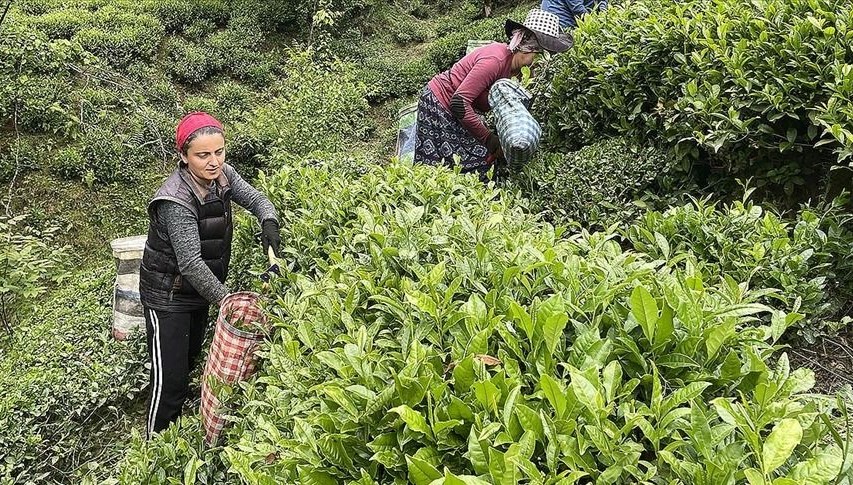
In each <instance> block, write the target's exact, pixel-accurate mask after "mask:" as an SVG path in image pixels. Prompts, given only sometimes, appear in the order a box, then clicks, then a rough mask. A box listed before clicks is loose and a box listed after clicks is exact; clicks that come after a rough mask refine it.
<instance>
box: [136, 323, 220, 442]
mask: <svg viewBox="0 0 853 485" xmlns="http://www.w3.org/2000/svg"><path fill="white" fill-rule="evenodd" d="M207 315H208V309H207V308H205V309H202V310H196V311H194V312H184V313H175V312H166V311H162V310H152V309H151V308H145V328H146V331H147V337H148V359H149V361H150V362H151V394H150V397H151V400H150V401H149V402H150V404H149V406H148V426H147V430H146V435H147V436H148V438H150V437H151V435H152V434H153V433H155V432H158V431H162V430H164V429H166V428H167V427H168V426H169V424H170V423H172V422H174V421H177V419H178V417H179V416H180V415H181V407H183V405H184V401H186V399H187V392H188V387H189V381H190V371H191V370H192V368H193V366H194V365H195V363H196V360H197V359H198V356H199V354H200V353H201V345H202V343H203V342H204V332H205V329H206V328H207Z"/></svg>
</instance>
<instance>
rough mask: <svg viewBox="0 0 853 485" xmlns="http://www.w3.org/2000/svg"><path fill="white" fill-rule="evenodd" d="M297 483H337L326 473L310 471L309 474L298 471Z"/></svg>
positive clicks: (311, 484)
mask: <svg viewBox="0 0 853 485" xmlns="http://www.w3.org/2000/svg"><path fill="white" fill-rule="evenodd" d="M299 483H300V484H301V485H337V483H338V481H337V480H336V479H335V477H333V476H332V475H330V474H328V473H326V472H323V471H318V470H312V471H310V472H303V471H300V473H299Z"/></svg>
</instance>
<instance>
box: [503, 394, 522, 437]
mask: <svg viewBox="0 0 853 485" xmlns="http://www.w3.org/2000/svg"><path fill="white" fill-rule="evenodd" d="M520 393H521V386H515V387H514V388H512V390H511V391H509V394H508V395H507V397H506V400H505V401H504V409H503V418H502V419H503V424H504V427H506V428H507V429H509V425H510V422H511V421H512V417H513V413H514V412H515V403H516V401H517V400H518V396H519V394H520Z"/></svg>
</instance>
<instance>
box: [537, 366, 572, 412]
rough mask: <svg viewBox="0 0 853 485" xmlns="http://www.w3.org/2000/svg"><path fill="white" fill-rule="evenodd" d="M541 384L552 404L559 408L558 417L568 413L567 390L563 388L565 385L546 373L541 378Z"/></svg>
mask: <svg viewBox="0 0 853 485" xmlns="http://www.w3.org/2000/svg"><path fill="white" fill-rule="evenodd" d="M539 385H540V386H541V387H542V392H544V393H545V397H546V398H548V401H549V402H550V403H551V406H553V407H554V409H555V410H557V419H560V418H561V417H562V416H564V415H565V413H566V405H567V404H566V392H565V390H563V385H562V384H560V383H559V382H557V381H556V380H555V379H554V378H553V377H551V376H549V375H547V374H545V375H543V376H542V377H540V378H539Z"/></svg>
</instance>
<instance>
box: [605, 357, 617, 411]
mask: <svg viewBox="0 0 853 485" xmlns="http://www.w3.org/2000/svg"><path fill="white" fill-rule="evenodd" d="M602 377H603V382H602V385H603V386H604V399H605V401H606V402H608V403H610V402H612V401H613V399H614V398H615V397H616V393H618V392H619V387H620V386H621V385H622V366H621V365H619V362H617V361H615V360H614V361H611V362H610V363H609V364H607V367H605V368H604V372H603V373H602Z"/></svg>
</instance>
